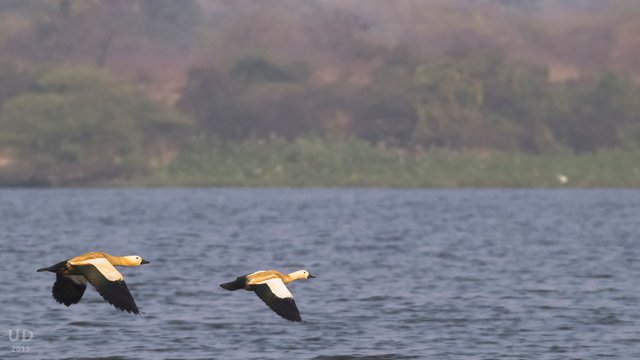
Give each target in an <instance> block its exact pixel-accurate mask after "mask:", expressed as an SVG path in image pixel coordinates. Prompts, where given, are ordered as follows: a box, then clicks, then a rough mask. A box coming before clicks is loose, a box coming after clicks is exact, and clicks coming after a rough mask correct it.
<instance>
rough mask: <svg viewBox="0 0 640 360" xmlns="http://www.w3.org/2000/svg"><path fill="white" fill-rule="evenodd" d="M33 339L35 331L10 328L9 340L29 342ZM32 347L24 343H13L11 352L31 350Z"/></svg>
mask: <svg viewBox="0 0 640 360" xmlns="http://www.w3.org/2000/svg"><path fill="white" fill-rule="evenodd" d="M31 340H33V331H31V330H27V329H10V330H9V341H11V342H14V343H15V342H17V341H20V342H29V341H31ZM30 351H31V348H29V347H28V346H24V345H11V352H30Z"/></svg>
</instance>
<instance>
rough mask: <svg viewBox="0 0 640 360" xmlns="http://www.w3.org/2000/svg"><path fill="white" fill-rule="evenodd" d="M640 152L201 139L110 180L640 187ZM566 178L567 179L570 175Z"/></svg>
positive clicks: (143, 182)
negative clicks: (170, 159) (169, 158)
mask: <svg viewBox="0 0 640 360" xmlns="http://www.w3.org/2000/svg"><path fill="white" fill-rule="evenodd" d="M638 158H640V151H623V150H603V151H598V152H595V153H588V154H582V155H576V154H574V153H573V152H572V151H569V150H563V151H556V152H553V153H548V154H545V155H536V154H517V153H515V154H514V153H505V152H473V151H464V152H452V151H448V150H438V149H433V150H429V151H414V152H409V151H406V150H401V149H397V148H385V147H383V146H375V145H371V144H370V143H369V142H366V141H362V140H355V139H351V140H347V141H327V140H325V139H319V138H301V139H297V140H296V141H293V142H291V141H287V140H284V139H281V138H272V139H269V140H247V141H243V142H239V143H238V142H234V143H228V142H227V143H222V142H218V141H215V140H207V139H204V138H201V139H198V140H197V141H195V143H194V144H192V146H191V147H190V149H189V150H188V151H185V152H184V153H183V154H182V155H181V156H180V157H179V158H178V159H177V160H176V161H175V162H174V163H172V164H171V165H170V166H168V167H165V168H161V169H158V170H156V171H154V172H152V173H150V174H149V175H148V176H143V177H135V178H133V179H129V180H124V181H123V180H116V181H115V182H114V181H112V182H106V183H101V185H107V186H187V187H189V186H268V187H270V186H273V187H324V186H356V187H358V186H365V187H366V186H378V187H445V188H459V187H638V186H640V164H639V163H638V161H637V159H638ZM563 177H566V178H567V180H566V182H563Z"/></svg>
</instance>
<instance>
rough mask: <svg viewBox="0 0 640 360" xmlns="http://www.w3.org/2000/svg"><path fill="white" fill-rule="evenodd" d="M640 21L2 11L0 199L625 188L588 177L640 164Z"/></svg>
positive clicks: (7, 6)
mask: <svg viewBox="0 0 640 360" xmlns="http://www.w3.org/2000/svg"><path fill="white" fill-rule="evenodd" d="M639 19H640V3H637V2H635V1H633V0H627V1H625V0H612V1H607V2H601V1H589V0H564V1H550V0H508V1H506V0H483V1H481V0H478V1H472V0H446V1H445V0H434V1H408V0H407V1H394V2H389V1H382V0H350V1H339V0H327V1H323V2H306V1H295V0H266V1H245V2H237V1H225V0H221V1H198V0H183V1H173V0H161V1H157V0H153V1H151V0H126V1H125V0H111V1H92V0H37V1H36V0H5V1H2V2H0V49H2V51H0V184H1V185H53V186H59V185H67V186H68V185H84V184H109V183H112V184H113V183H119V184H124V183H136V184H145V183H146V182H148V183H153V184H165V185H166V184H177V183H180V184H189V185H207V184H209V185H212V184H217V185H220V184H222V185H300V186H302V185H310V186H321V185H382V186H474V184H475V185H477V186H499V185H505V186H548V185H550V184H553V183H554V181H555V174H556V172H567V170H561V169H558V168H554V166H552V165H550V164H552V163H553V161H556V160H557V159H556V158H558V159H560V160H557V161H559V163H563V164H564V168H565V169H571V168H572V165H571V164H572V162H576V163H580V164H582V161H583V160H579V159H591V161H592V163H593V164H594V167H593V168H591V170H587V169H589V167H588V166H584V165H580V166H579V168H580V169H582V170H584V171H587V172H588V174H591V175H588V174H586V173H576V174H575V176H577V177H582V178H583V179H591V182H585V183H583V184H581V185H584V186H589V185H594V184H596V185H599V186H606V185H608V184H613V185H616V186H617V185H620V186H630V185H633V184H635V185H640V181H638V180H637V177H638V176H637V174H636V173H635V171H636V170H638V169H636V168H635V167H633V166H631V168H627V169H626V170H625V172H624V174H625V175H624V176H625V178H624V179H621V180H617V182H616V181H613V182H611V181H612V177H605V175H598V176H599V177H598V176H596V177H595V178H594V176H593V175H592V173H593V172H594V171H595V172H597V171H598V170H597V169H598V167H596V166H595V164H596V163H598V164H601V162H602V159H606V158H607V156H609V155H607V154H615V156H613V155H611V156H612V157H611V160H612V161H613V163H616V161H615V159H617V158H618V157H620V158H624V159H629V158H633V156H635V154H636V153H638V151H639V150H638V145H640V89H639V87H638V84H637V80H638V79H639V78H640V63H637V61H636V60H637V56H638V55H640V51H639V50H638V49H640V38H638V37H637V36H636V35H635V34H637V31H640V20H639ZM425 159H433V161H434V163H430V162H429V161H430V160H429V161H427V160H425ZM487 159H492V160H487ZM523 159H524V160H523ZM534 159H548V160H549V161H548V162H546V164H549V166H548V167H547V168H545V167H544V166H543V165H544V164H545V162H543V161H542V162H538V161H536V160H534ZM552 159H556V160H553V161H552ZM447 161H450V164H451V166H452V171H447V170H445V168H446V167H445V166H444V165H434V164H446V163H447ZM484 161H498V163H496V164H497V165H495V166H494V167H493V168H494V170H495V171H496V172H497V174H498V175H499V176H498V175H497V176H494V177H491V176H489V175H487V172H486V171H484V170H479V169H484V168H482V167H478V166H475V165H474V164H473V163H474V162H478V163H483V162H484ZM585 161H586V160H585ZM373 162H375V163H376V164H377V165H373V164H372V163H373ZM523 162H524V163H526V164H528V166H530V167H531V169H532V170H531V171H538V172H540V173H544V174H546V175H545V176H546V177H545V178H543V177H541V176H542V175H541V176H537V175H532V174H530V176H528V177H521V176H516V175H513V174H511V172H512V171H519V172H525V173H527V171H526V170H523V169H526V166H523V165H522V164H523ZM586 163H589V161H587V162H586ZM513 164H520V165H517V166H516V165H513ZM619 164H620V166H624V167H628V166H630V165H629V164H630V163H629V162H627V161H626V160H624V161H620V163H619ZM622 164H624V165H622ZM263 165H264V166H263ZM265 166H266V167H265ZM598 166H600V165H598ZM634 166H635V165H634ZM414 167H415V168H414ZM489 168H491V166H490V167H489ZM600 168H602V167H601V166H600ZM278 169H279V170H278ZM358 169H360V170H358ZM425 169H432V170H431V171H426V170H425ZM473 169H475V170H473ZM533 169H537V170H533ZM436 170H437V171H438V172H440V173H445V174H448V175H447V177H446V178H442V179H440V180H437V177H438V176H440V175H435V174H436V172H435V171H436ZM469 171H476V172H475V173H474V174H475V175H473V174H470V173H469ZM611 171H614V170H611ZM620 171H622V169H621V170H620ZM638 171H640V170H638ZM569 172H570V171H569ZM480 174H482V176H480ZM587 175H588V176H587ZM461 177H464V179H462V178H461ZM483 178H484V179H489V178H490V179H492V180H491V181H488V180H487V181H485V180H482V179H483ZM516 178H517V179H519V180H518V181H515V179H516ZM596 178H598V179H599V180H597V179H596ZM140 179H147V180H140ZM399 179H402V180H399ZM469 179H475V180H474V181H475V183H473V182H469ZM501 179H502V180H501ZM532 179H535V181H533V180H532ZM545 179H546V180H545ZM549 179H552V180H549ZM630 179H631V180H630ZM633 179H636V180H633ZM145 181H146V182H145ZM549 181H551V183H550V182H549ZM634 181H635V182H634Z"/></svg>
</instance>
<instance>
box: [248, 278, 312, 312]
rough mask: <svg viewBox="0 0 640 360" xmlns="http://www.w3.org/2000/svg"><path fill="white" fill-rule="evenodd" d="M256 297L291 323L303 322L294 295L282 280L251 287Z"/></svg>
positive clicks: (272, 280)
mask: <svg viewBox="0 0 640 360" xmlns="http://www.w3.org/2000/svg"><path fill="white" fill-rule="evenodd" d="M251 290H253V291H254V292H255V293H256V295H258V297H259V298H260V299H262V301H264V303H265V304H267V306H269V307H270V308H271V310H273V311H274V312H275V313H276V314H278V315H280V316H282V317H283V318H285V319H287V320H291V321H302V318H301V317H300V311H298V307H297V306H296V302H295V300H293V295H292V294H291V292H290V291H289V289H287V286H286V285H285V284H284V283H283V282H282V279H280V278H276V279H269V280H265V281H263V282H260V283H258V284H255V285H251Z"/></svg>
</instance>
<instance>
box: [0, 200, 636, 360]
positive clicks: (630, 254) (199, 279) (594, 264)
mask: <svg viewBox="0 0 640 360" xmlns="http://www.w3.org/2000/svg"><path fill="white" fill-rule="evenodd" d="M0 199H2V201H0V215H1V216H0V217H1V218H2V221H1V222H0V224H1V226H2V235H1V236H2V240H3V241H1V242H0V250H2V251H0V271H2V272H3V275H5V276H0V279H1V280H0V286H1V287H2V289H3V291H2V292H0V303H2V304H3V314H2V315H3V320H5V319H6V320H5V321H6V323H8V324H9V325H8V327H10V328H26V329H31V330H32V331H33V332H34V339H33V341H32V342H31V344H32V345H33V348H34V352H33V353H32V354H31V355H33V356H32V357H33V358H37V356H38V355H39V354H44V355H45V356H41V357H40V358H42V359H48V358H61V357H67V358H70V359H78V358H93V359H129V358H128V357H126V356H117V355H127V354H130V353H134V354H135V357H134V358H135V359H144V360H146V359H158V358H162V359H170V358H176V359H181V358H189V359H197V358H203V359H206V358H220V359H230V360H236V359H251V358H261V359H262V358H264V359H280V358H282V357H288V358H299V359H353V358H355V359H414V358H417V359H423V358H433V359H441V358H442V359H446V358H482V359H494V358H495V359H498V358H509V359H513V358H545V357H546V358H554V357H555V358H600V357H604V355H606V354H609V355H611V356H612V357H615V358H625V359H636V358H640V346H638V345H639V344H640V340H638V339H640V330H638V326H637V325H638V323H639V321H640V316H638V315H637V314H638V311H637V303H638V299H639V297H638V294H637V279H638V278H640V262H639V261H637V259H639V258H640V248H639V247H637V246H635V243H634V241H633V240H634V238H633V234H637V216H636V214H638V213H640V192H638V191H609V190H594V191H577V190H559V191H538V190H536V191H528V190H515V191H512V190H461V191H447V190H438V191H431V190H403V191H395V190H383V189H371V190H363V189H327V190H321V189H318V190H309V189H306V190H287V189H149V190H90V189H86V190H74V189H67V190H47V191H40V190H0ZM96 248H99V249H100V250H103V251H107V252H110V253H113V254H119V255H120V254H121V255H125V254H140V255H143V257H144V258H145V259H148V260H150V261H151V264H150V265H146V266H144V267H140V268H136V269H123V270H122V273H123V274H124V276H125V277H126V278H127V284H128V285H129V288H130V289H131V292H132V294H133V296H134V297H135V300H136V303H137V304H138V306H139V308H140V309H141V311H143V312H144V313H145V315H144V316H133V315H131V314H126V313H122V312H120V311H118V310H116V309H114V308H113V307H112V306H111V305H109V304H107V303H105V302H104V300H103V299H102V298H101V297H100V296H99V294H97V292H95V291H93V290H92V289H89V290H88V291H87V292H86V293H85V296H84V298H83V299H82V301H81V302H80V303H79V304H76V305H73V306H71V307H68V308H67V307H65V306H62V305H60V304H57V303H56V302H55V301H54V300H53V299H52V298H51V284H52V281H53V277H52V276H51V274H47V275H48V276H44V274H40V273H38V274H36V273H35V272H34V271H35V268H37V267H40V266H46V265H51V264H53V263H55V262H58V261H60V259H61V258H65V257H67V256H71V255H73V254H74V253H77V252H84V251H91V250H94V249H96ZM34 259H37V265H34ZM302 267H304V268H308V269H309V270H311V272H312V273H315V274H317V275H319V276H318V278H317V279H313V280H309V281H305V282H296V283H293V284H291V286H289V288H290V290H291V292H292V293H293V294H294V295H295V296H296V303H297V305H298V307H299V308H300V311H301V314H302V317H303V319H304V320H305V323H303V324H294V323H291V322H288V321H285V320H283V319H281V318H280V317H278V316H277V315H275V314H273V313H272V312H271V311H270V310H269V309H268V308H267V307H266V306H265V305H264V304H263V303H262V302H261V301H260V300H259V299H258V298H256V297H255V296H254V295H251V294H248V293H246V292H240V293H238V292H237V293H228V292H225V291H224V290H222V289H220V288H219V287H218V285H217V284H219V283H221V282H224V281H228V280H229V279H232V278H233V277H234V276H238V275H241V274H246V273H248V272H251V271H255V270H258V269H268V268H276V269H281V270H284V271H292V270H297V269H298V268H302ZM105 339H108V341H105ZM239 339H241V340H239ZM114 344H115V345H114ZM5 355H7V354H5V353H2V349H0V358H5V357H7V356H5ZM601 355H602V356H601Z"/></svg>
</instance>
